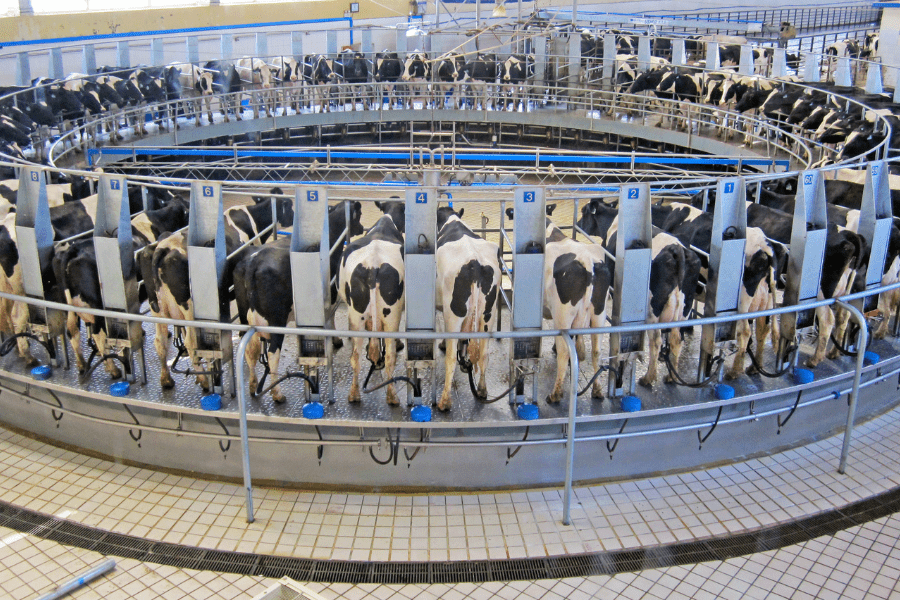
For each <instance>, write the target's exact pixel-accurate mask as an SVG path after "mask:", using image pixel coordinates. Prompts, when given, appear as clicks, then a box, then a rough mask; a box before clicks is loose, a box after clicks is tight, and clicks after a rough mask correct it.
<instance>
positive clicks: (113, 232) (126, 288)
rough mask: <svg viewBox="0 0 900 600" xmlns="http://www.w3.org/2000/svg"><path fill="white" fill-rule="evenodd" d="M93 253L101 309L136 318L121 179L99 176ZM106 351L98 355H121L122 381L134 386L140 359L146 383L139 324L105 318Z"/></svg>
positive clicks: (134, 278)
mask: <svg viewBox="0 0 900 600" xmlns="http://www.w3.org/2000/svg"><path fill="white" fill-rule="evenodd" d="M94 251H95V252H96V254H97V275H98V276H99V279H100V295H101V297H102V299H103V308H105V309H107V310H114V311H118V312H123V313H132V314H138V313H139V312H140V307H141V303H140V300H139V299H138V282H137V271H136V269H135V263H134V246H133V244H132V239H131V210H130V206H129V203H128V180H127V179H126V178H125V177H124V176H121V175H101V176H100V182H99V190H98V194H97V214H96V218H95V220H94ZM105 320H106V346H107V347H106V348H98V351H99V352H100V354H101V355H105V354H109V353H110V352H112V353H116V354H118V352H119V351H121V352H122V359H123V360H122V363H123V364H124V365H125V378H126V380H127V381H129V382H134V381H135V377H134V375H135V374H134V352H135V351H138V352H140V355H141V381H142V383H144V384H146V383H147V362H146V359H145V357H144V331H143V329H142V328H141V324H140V322H139V321H129V320H125V319H118V318H115V317H106V318H105Z"/></svg>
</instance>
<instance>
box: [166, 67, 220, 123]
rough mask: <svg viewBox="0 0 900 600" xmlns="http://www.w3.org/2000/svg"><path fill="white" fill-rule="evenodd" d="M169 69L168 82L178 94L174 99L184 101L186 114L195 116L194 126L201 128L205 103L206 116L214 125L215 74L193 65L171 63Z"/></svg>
mask: <svg viewBox="0 0 900 600" xmlns="http://www.w3.org/2000/svg"><path fill="white" fill-rule="evenodd" d="M168 69H169V71H168V74H167V78H166V80H167V81H170V82H171V83H172V84H173V86H174V91H175V92H176V93H177V97H176V98H174V99H178V100H182V101H183V105H184V106H183V110H184V114H186V115H188V114H193V115H194V124H195V125H196V126H197V127H200V124H201V118H200V117H201V114H202V112H203V107H202V106H201V104H202V103H203V102H205V103H206V116H207V118H208V119H209V123H210V124H213V123H214V121H213V114H212V95H213V74H212V73H210V72H209V71H204V70H203V69H201V68H200V67H198V66H197V65H194V64H191V63H171V64H170V65H169V66H168Z"/></svg>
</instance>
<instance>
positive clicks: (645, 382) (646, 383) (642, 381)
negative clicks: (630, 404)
mask: <svg viewBox="0 0 900 600" xmlns="http://www.w3.org/2000/svg"><path fill="white" fill-rule="evenodd" d="M638 383H639V384H640V385H642V386H644V387H648V388H652V387H653V381H652V380H651V379H650V378H648V377H646V376H644V377H641V378H640V379H638Z"/></svg>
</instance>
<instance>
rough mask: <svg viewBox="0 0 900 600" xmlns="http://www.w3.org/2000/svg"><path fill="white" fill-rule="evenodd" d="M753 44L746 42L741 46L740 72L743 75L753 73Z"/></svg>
mask: <svg viewBox="0 0 900 600" xmlns="http://www.w3.org/2000/svg"><path fill="white" fill-rule="evenodd" d="M754 67H755V65H754V64H753V46H750V45H748V44H744V45H743V46H741V60H740V63H739V64H738V73H740V74H741V75H753V71H754Z"/></svg>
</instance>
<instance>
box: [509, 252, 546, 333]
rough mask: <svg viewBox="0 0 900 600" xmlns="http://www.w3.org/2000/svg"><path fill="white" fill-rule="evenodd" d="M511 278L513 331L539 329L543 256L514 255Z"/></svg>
mask: <svg viewBox="0 0 900 600" xmlns="http://www.w3.org/2000/svg"><path fill="white" fill-rule="evenodd" d="M513 277H514V278H513V310H512V313H513V322H512V325H513V329H540V328H541V324H542V315H543V304H544V303H543V281H544V255H543V254H516V255H515V263H514V265H513Z"/></svg>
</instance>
